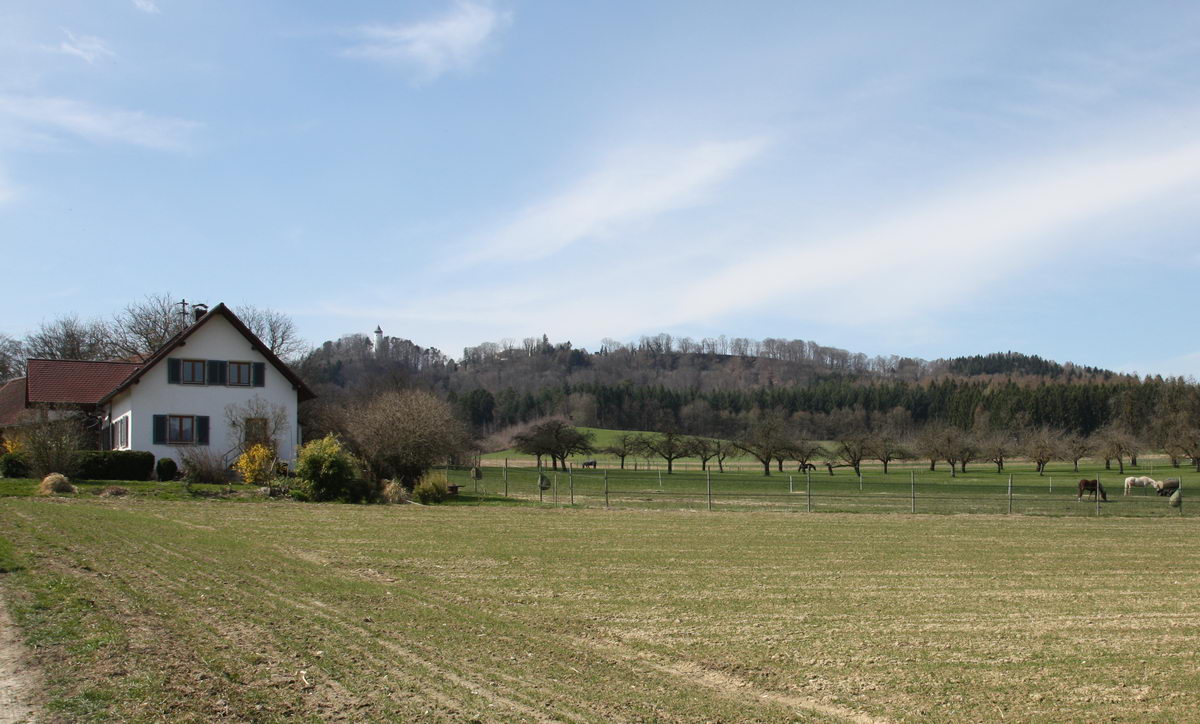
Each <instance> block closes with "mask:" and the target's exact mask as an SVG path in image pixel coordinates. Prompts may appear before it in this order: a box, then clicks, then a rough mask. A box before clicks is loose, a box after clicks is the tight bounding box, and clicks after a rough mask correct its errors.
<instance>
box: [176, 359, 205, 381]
mask: <svg viewBox="0 0 1200 724" xmlns="http://www.w3.org/2000/svg"><path fill="white" fill-rule="evenodd" d="M179 381H180V382H182V383H183V384H185V385H202V384H204V360H202V359H185V360H181V362H180V365H179Z"/></svg>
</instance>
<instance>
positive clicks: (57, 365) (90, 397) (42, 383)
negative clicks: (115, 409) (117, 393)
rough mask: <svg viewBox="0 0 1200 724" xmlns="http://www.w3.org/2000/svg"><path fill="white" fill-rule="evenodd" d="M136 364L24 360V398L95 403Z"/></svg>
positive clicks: (125, 377) (135, 369) (47, 401)
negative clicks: (25, 374)
mask: <svg viewBox="0 0 1200 724" xmlns="http://www.w3.org/2000/svg"><path fill="white" fill-rule="evenodd" d="M139 367H141V365H140V364H138V363H136V362H87V361H83V360H73V359H31V360H29V361H28V362H27V363H26V373H27V374H28V377H27V378H26V379H27V380H28V382H27V384H26V391H25V401H26V402H27V403H51V404H53V403H60V404H76V405H94V404H96V403H98V402H100V401H101V400H102V399H104V397H105V395H107V394H108V393H110V392H112V391H113V390H114V389H116V387H117V386H118V385H120V384H121V383H122V382H124V381H125V380H126V379H128V377H129V376H130V375H132V374H133V373H134V372H136V371H137V370H138V368H139Z"/></svg>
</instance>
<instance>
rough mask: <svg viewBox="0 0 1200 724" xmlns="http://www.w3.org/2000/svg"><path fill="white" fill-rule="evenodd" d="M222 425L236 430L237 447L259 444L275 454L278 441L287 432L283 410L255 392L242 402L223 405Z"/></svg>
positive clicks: (286, 436) (283, 437)
mask: <svg viewBox="0 0 1200 724" xmlns="http://www.w3.org/2000/svg"><path fill="white" fill-rule="evenodd" d="M225 424H226V425H228V426H229V429H230V430H232V431H234V432H235V433H236V435H235V437H236V438H237V440H238V441H239V444H238V447H239V448H241V449H245V448H246V447H248V446H250V445H253V444H255V443H262V444H264V445H266V446H268V447H270V448H271V450H272V452H276V453H277V452H278V451H279V449H280V447H281V446H280V440H281V439H282V440H285V441H286V440H287V439H288V437H289V433H290V432H291V425H289V424H288V416H287V410H285V409H284V408H283V406H282V405H276V404H273V403H271V402H270V401H268V400H264V399H263V398H261V397H259V396H258V395H255V396H254V397H252V398H250V399H249V400H247V401H245V402H243V403H231V404H228V405H226V406H225Z"/></svg>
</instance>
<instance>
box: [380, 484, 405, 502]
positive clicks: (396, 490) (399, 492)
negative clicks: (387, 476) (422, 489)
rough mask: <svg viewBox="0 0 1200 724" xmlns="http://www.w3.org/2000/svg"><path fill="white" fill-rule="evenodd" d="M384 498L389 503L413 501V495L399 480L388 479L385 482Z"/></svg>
mask: <svg viewBox="0 0 1200 724" xmlns="http://www.w3.org/2000/svg"><path fill="white" fill-rule="evenodd" d="M383 499H384V501H385V502H388V503H411V502H412V495H411V494H409V492H408V491H407V490H405V489H404V486H403V485H401V484H400V482H399V481H398V480H386V481H384V484H383Z"/></svg>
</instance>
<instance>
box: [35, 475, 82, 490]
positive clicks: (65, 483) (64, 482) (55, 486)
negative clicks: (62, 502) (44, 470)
mask: <svg viewBox="0 0 1200 724" xmlns="http://www.w3.org/2000/svg"><path fill="white" fill-rule="evenodd" d="M74 492H75V486H74V485H71V481H70V480H68V479H67V476H66V475H62V474H61V473H50V474H49V475H47V476H46V477H44V478H42V483H41V485H39V486H38V494H39V495H60V494H62V493H74Z"/></svg>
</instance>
